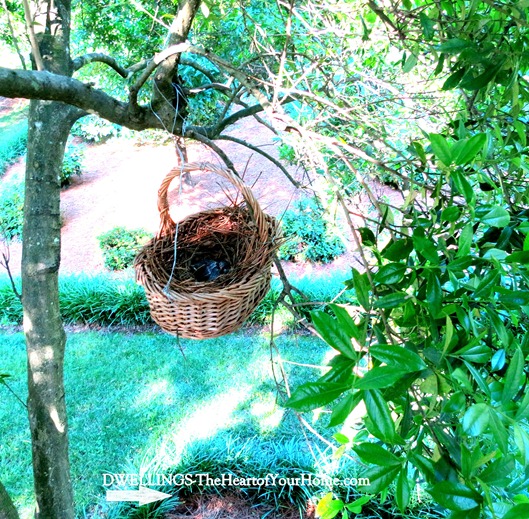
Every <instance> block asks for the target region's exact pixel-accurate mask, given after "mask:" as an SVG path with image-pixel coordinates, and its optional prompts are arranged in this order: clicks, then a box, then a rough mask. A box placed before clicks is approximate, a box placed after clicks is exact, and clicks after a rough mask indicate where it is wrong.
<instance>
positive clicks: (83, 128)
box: [71, 115, 121, 142]
mask: <svg viewBox="0 0 529 519" xmlns="http://www.w3.org/2000/svg"><path fill="white" fill-rule="evenodd" d="M71 133H72V135H75V136H77V137H81V139H83V140H84V141H86V142H105V141H107V140H109V139H111V138H113V137H119V136H120V135H121V127H120V126H118V125H117V124H113V123H110V122H108V121H105V120H104V119H101V118H100V117H97V116H95V115H88V116H86V117H83V118H82V119H80V120H79V121H77V122H76V123H75V124H74V126H73V128H72V132H71Z"/></svg>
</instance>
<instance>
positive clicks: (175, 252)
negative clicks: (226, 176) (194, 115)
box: [163, 141, 185, 296]
mask: <svg viewBox="0 0 529 519" xmlns="http://www.w3.org/2000/svg"><path fill="white" fill-rule="evenodd" d="M175 149H176V152H177V153H178V156H179V159H180V175H179V177H178V180H179V184H178V195H177V200H178V201H180V197H181V195H182V186H183V182H182V175H183V174H184V166H185V159H184V154H183V152H182V150H181V149H180V146H179V145H178V141H175ZM175 225H176V227H175V234H174V243H173V266H172V267H171V274H170V275H169V279H168V280H167V284H166V285H165V287H164V288H163V293H164V294H165V295H166V296H169V288H170V286H171V281H172V280H173V277H174V273H175V270H176V264H177V261H178V228H179V227H180V221H178V222H176V224H175Z"/></svg>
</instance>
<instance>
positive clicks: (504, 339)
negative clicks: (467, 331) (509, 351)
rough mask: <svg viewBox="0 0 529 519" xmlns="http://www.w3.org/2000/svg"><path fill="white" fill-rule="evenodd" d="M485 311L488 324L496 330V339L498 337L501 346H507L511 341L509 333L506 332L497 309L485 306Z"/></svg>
mask: <svg viewBox="0 0 529 519" xmlns="http://www.w3.org/2000/svg"><path fill="white" fill-rule="evenodd" d="M485 311H486V312H487V315H488V316H489V320H490V324H491V325H492V327H493V328H494V331H495V332H496V335H497V336H498V339H500V341H501V344H502V346H503V347H505V348H508V347H509V345H510V343H511V341H510V338H509V333H508V332H507V328H505V325H504V324H503V321H502V320H501V318H500V316H499V315H498V312H497V310H495V309H494V308H491V307H487V308H485Z"/></svg>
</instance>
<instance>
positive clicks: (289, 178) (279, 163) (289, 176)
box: [217, 135, 301, 188]
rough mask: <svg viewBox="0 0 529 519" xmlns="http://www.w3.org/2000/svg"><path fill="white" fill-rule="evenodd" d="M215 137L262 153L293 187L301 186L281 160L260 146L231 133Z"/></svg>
mask: <svg viewBox="0 0 529 519" xmlns="http://www.w3.org/2000/svg"><path fill="white" fill-rule="evenodd" d="M217 138H218V139H221V140H225V141H232V142H235V143H237V144H240V145H241V146H245V147H246V148H248V149H250V150H252V151H255V152H256V153H259V155H262V156H263V157H265V158H266V159H268V160H269V161H270V162H271V163H272V164H274V166H276V167H277V168H279V169H280V170H281V172H282V173H283V175H285V176H286V177H287V178H288V180H290V182H291V183H292V184H293V185H294V187H296V188H300V187H301V185H300V183H299V182H298V181H297V180H296V179H295V178H293V177H292V175H290V173H289V172H288V171H287V169H286V168H285V166H283V164H281V162H279V161H278V160H277V159H275V158H274V157H272V155H269V154H268V153H266V151H263V150H262V149H261V148H258V147H257V146H254V145H253V144H250V143H249V142H246V141H244V140H242V139H237V137H232V136H231V135H219V136H218V137H217Z"/></svg>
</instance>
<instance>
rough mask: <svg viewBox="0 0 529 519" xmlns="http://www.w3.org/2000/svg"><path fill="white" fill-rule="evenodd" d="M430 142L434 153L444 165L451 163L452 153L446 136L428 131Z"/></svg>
mask: <svg viewBox="0 0 529 519" xmlns="http://www.w3.org/2000/svg"><path fill="white" fill-rule="evenodd" d="M429 137H430V144H431V146H432V151H433V153H434V155H435V156H436V157H437V158H438V159H439V160H440V161H441V162H442V163H443V164H444V165H445V166H450V164H452V153H451V151H450V145H449V144H448V141H447V140H446V138H445V137H444V136H443V135H441V134H439V133H430V135H429Z"/></svg>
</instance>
